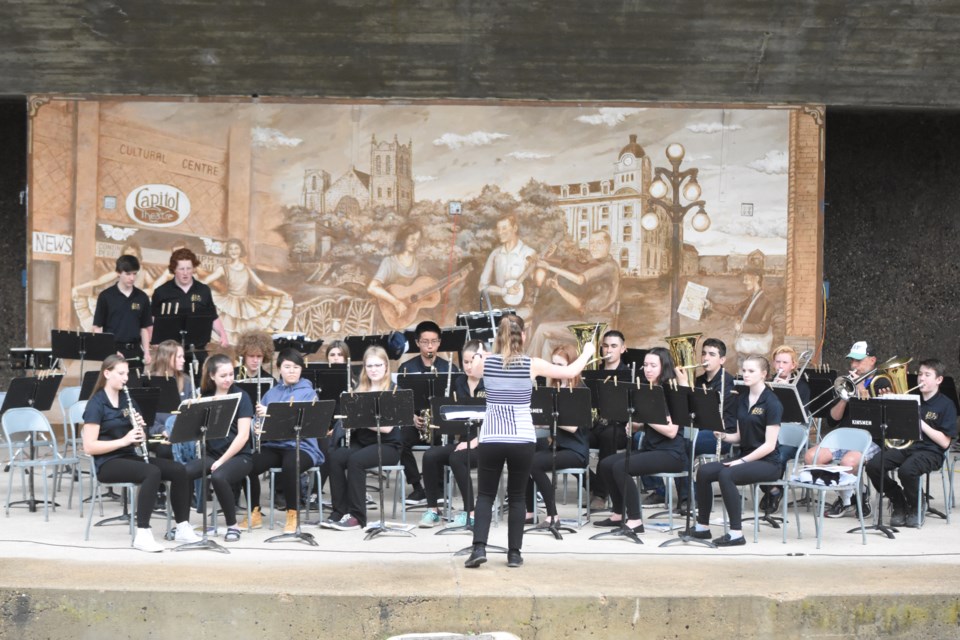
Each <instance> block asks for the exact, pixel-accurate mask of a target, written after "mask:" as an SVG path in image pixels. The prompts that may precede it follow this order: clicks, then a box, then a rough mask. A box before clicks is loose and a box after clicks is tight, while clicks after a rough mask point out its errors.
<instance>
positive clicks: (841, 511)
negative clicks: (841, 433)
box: [804, 340, 892, 518]
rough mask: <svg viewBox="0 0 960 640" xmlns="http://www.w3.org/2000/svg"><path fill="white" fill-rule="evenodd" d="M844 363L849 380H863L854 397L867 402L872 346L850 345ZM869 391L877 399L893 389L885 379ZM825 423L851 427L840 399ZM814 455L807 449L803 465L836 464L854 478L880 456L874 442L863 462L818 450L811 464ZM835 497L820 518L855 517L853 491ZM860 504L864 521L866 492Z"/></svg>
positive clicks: (843, 451)
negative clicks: (860, 469)
mask: <svg viewBox="0 0 960 640" xmlns="http://www.w3.org/2000/svg"><path fill="white" fill-rule="evenodd" d="M847 360H848V362H849V364H848V368H849V369H850V374H849V375H850V378H851V379H854V380H856V379H857V378H863V381H862V382H861V383H860V384H858V385H857V390H856V393H857V397H858V398H869V397H870V393H871V392H870V389H871V383H872V382H873V377H866V376H867V374H868V373H870V372H871V371H873V370H874V369H876V367H877V353H876V348H875V347H874V344H873V343H872V342H867V341H865V340H861V341H858V342H855V343H853V346H852V347H850V353H848V354H847ZM872 388H873V390H874V392H875V393H876V394H878V395H879V394H884V393H889V392H890V391H891V389H892V387H891V385H890V381H889V380H887V379H886V378H879V379H878V380H877V381H876V384H874V385H872ZM828 422H829V423H830V424H831V425H833V426H836V427H849V426H852V423H851V422H850V409H849V405H848V404H847V401H846V400H844V399H842V398H841V399H839V400H837V403H836V404H835V405H833V406H832V407H830V417H829V420H828ZM816 452H817V449H809V450H808V451H807V453H806V454H805V456H804V462H805V463H806V464H831V463H832V464H839V465H843V466H847V467H850V469H851V471H850V473H851V474H854V475H856V473H857V467H859V466H860V464H861V463H865V462H869V461H870V460H871V458H873V457H874V456H875V455H877V454H878V453H880V445H878V444H877V443H876V442H872V443H870V447H869V448H868V449H867V452H866V454H865V455H864V456H863V459H862V460H861V456H860V452H859V451H848V450H846V449H836V450H831V449H825V448H823V447H821V448H820V449H819V452H820V453H819V454H818V455H819V457H818V458H817V459H816V460H814V459H813V456H814V454H815V453H816ZM837 494H838V495H837V500H836V502H834V503H833V504H832V505H831V506H829V507H827V508H826V511H824V512H823V515H825V516H827V517H828V518H842V517H844V516H847V515H850V516H856V515H857V501H856V500H854V499H853V489H841V490H839V491H837ZM860 502H861V504H863V517H864V518H866V517H868V516H869V515H870V499H869V497H868V496H867V494H866V492H864V496H863V499H862V500H861V501H860Z"/></svg>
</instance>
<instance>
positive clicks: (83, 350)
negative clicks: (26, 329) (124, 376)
mask: <svg viewBox="0 0 960 640" xmlns="http://www.w3.org/2000/svg"><path fill="white" fill-rule="evenodd" d="M50 347H51V349H52V351H53V357H54V358H59V359H61V360H79V361H80V377H81V378H83V363H84V362H85V361H86V360H99V361H102V360H105V359H106V358H107V357H109V356H112V355H114V354H115V353H116V352H117V343H116V341H115V340H114V338H113V334H112V333H87V332H83V331H62V330H60V329H52V330H51V331H50Z"/></svg>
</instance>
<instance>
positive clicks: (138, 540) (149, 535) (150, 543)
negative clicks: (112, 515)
mask: <svg viewBox="0 0 960 640" xmlns="http://www.w3.org/2000/svg"><path fill="white" fill-rule="evenodd" d="M133 548H134V549H139V550H140V551H146V552H148V553H159V552H161V551H163V545H161V544H160V543H159V542H157V541H156V540H154V539H153V531H152V530H151V529H150V527H147V528H146V529H139V528H138V529H137V535H136V537H134V539H133Z"/></svg>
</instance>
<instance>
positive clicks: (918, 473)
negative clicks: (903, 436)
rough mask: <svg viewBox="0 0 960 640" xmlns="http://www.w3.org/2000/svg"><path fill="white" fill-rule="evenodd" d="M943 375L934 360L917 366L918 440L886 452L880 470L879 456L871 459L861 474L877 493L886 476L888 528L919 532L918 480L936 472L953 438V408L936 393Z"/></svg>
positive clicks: (921, 507) (920, 523) (920, 493)
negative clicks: (889, 508) (890, 507)
mask: <svg viewBox="0 0 960 640" xmlns="http://www.w3.org/2000/svg"><path fill="white" fill-rule="evenodd" d="M945 372H946V368H945V367H944V365H943V362H941V361H940V360H937V359H935V358H931V359H929V360H924V361H922V362H921V363H920V370H919V371H918V372H917V384H918V385H919V386H920V431H921V432H922V436H921V438H920V439H919V440H915V441H914V442H913V444H911V445H910V446H908V447H905V448H903V449H887V451H886V452H884V454H883V467H882V468H881V467H880V456H874V457H873V458H871V459H870V460H869V461H868V462H867V466H866V469H865V471H866V472H867V475H868V476H870V482H871V483H872V484H873V487H874V488H875V489H876V490H877V491H879V490H880V479H881V477H882V476H883V475H884V474H886V477H885V478H883V492H884V493H885V494H886V496H887V497H888V498H889V499H890V502H891V503H892V504H893V513H892V514H891V515H890V526H892V527H902V526H907V527H912V528H919V527H920V526H921V525H922V524H923V519H922V518H923V514H924V513H926V504H924V505H920V500H921V498H922V492H921V488H920V479H921V478H923V476H924V474H927V473H930V472H931V471H936V470H937V469H939V468H940V466H941V465H942V464H943V455H944V452H945V451H946V450H947V449H948V448H949V447H950V442H951V440H953V438H955V437H956V436H957V408H956V406H954V404H953V401H952V400H950V398H948V397H947V396H945V395H944V394H942V393H940V385H941V384H943V374H944V373H945ZM894 469H896V470H897V476H899V478H900V482H899V483H897V482H896V481H894V479H893V478H892V477H891V475H890V472H891V471H893V470H894ZM918 506H919V507H920V509H919V511H920V515H919V516H918V514H917V510H918ZM948 506H949V505H948Z"/></svg>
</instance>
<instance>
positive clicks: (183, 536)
mask: <svg viewBox="0 0 960 640" xmlns="http://www.w3.org/2000/svg"><path fill="white" fill-rule="evenodd" d="M173 539H174V540H175V541H176V542H200V541H201V540H203V538H202V537H200V536H199V535H198V534H197V532H196V531H194V530H193V527H191V526H190V523H189V522H186V521H184V522H178V523H177V533H176V535H174V537H173Z"/></svg>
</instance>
